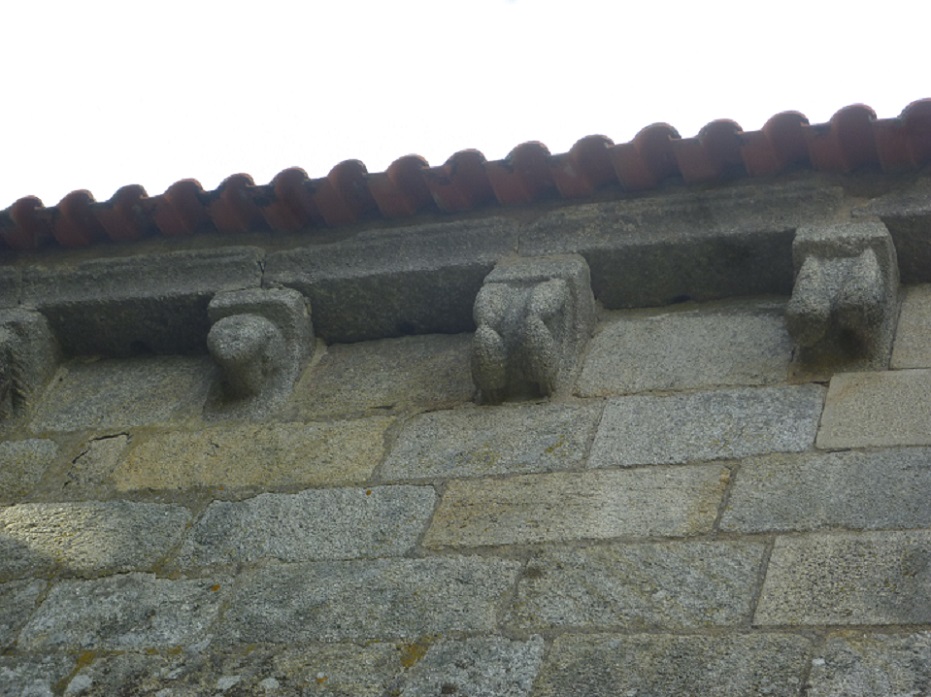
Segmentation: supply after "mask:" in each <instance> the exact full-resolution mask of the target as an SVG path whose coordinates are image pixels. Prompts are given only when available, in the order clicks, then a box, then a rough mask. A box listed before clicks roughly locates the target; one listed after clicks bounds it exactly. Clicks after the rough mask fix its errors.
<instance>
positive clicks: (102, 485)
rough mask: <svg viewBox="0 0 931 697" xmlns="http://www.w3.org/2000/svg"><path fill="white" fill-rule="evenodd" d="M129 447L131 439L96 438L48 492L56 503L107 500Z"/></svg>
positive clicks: (50, 486) (123, 437)
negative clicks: (116, 473)
mask: <svg viewBox="0 0 931 697" xmlns="http://www.w3.org/2000/svg"><path fill="white" fill-rule="evenodd" d="M128 445H129V436H127V435H125V434H123V433H120V434H117V435H114V436H102V437H100V438H93V439H91V440H90V441H88V442H87V444H86V445H85V446H84V447H83V448H82V449H81V451H80V452H79V453H78V454H77V456H76V457H75V458H74V460H73V461H72V462H71V464H70V466H69V467H68V468H67V470H65V471H64V472H63V473H62V474H61V476H60V477H59V478H58V479H57V480H56V481H54V482H52V483H50V485H49V486H48V487H46V489H47V490H48V493H47V494H46V496H47V497H48V498H50V499H51V500H54V501H65V500H68V499H87V498H106V497H107V496H109V495H110V494H111V493H112V490H113V472H114V470H116V467H117V465H118V464H119V462H120V459H121V458H122V457H123V453H125V452H126V448H127V446H128Z"/></svg>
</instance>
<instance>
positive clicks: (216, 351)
mask: <svg viewBox="0 0 931 697" xmlns="http://www.w3.org/2000/svg"><path fill="white" fill-rule="evenodd" d="M207 314H208V316H209V318H210V321H211V323H212V326H211V327H210V333H209V334H208V335H207V348H208V349H209V351H210V355H211V356H213V359H214V360H215V361H216V362H217V364H218V365H219V366H220V368H221V370H222V379H221V383H222V384H221V386H220V390H219V392H220V396H219V398H216V395H215V398H214V399H213V400H211V405H210V406H211V408H212V410H213V411H214V412H221V413H229V412H236V413H237V415H244V416H260V415H262V414H264V413H265V412H266V411H267V410H268V409H270V408H271V407H272V406H274V405H276V404H277V403H278V402H280V401H281V400H282V399H283V398H284V397H286V396H287V395H288V394H289V393H290V391H291V389H292V388H293V386H294V382H295V381H296V380H297V378H298V376H299V374H300V371H301V367H302V366H303V364H304V362H305V361H306V360H307V359H308V358H309V357H310V355H311V353H313V345H314V335H313V326H312V325H311V321H310V309H309V307H308V304H307V301H306V300H305V299H304V296H303V295H301V294H300V293H298V292H297V291H295V290H290V289H272V290H265V289H257V288H256V289H249V290H239V291H228V292H223V293H218V294H217V295H215V296H214V298H213V300H211V301H210V305H209V306H208V308H207Z"/></svg>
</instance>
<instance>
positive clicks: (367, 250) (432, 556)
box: [0, 175, 931, 697]
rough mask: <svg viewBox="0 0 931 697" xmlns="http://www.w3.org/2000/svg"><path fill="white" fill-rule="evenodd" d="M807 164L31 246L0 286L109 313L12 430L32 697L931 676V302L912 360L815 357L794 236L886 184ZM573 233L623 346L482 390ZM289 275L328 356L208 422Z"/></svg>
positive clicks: (64, 321) (899, 351)
mask: <svg viewBox="0 0 931 697" xmlns="http://www.w3.org/2000/svg"><path fill="white" fill-rule="evenodd" d="M789 179H792V181H789V180H786V181H780V182H774V183H766V184H761V183H760V182H752V183H746V182H744V183H742V184H738V185H735V186H733V187H726V188H719V189H708V190H701V191H700V190H697V189H689V190H685V191H683V190H681V189H679V188H677V185H674V186H672V187H671V188H670V190H669V191H663V192H659V193H657V194H655V195H650V196H649V197H646V198H643V199H634V200H612V201H596V202H594V203H586V204H583V205H581V206H578V205H571V206H570V205H560V206H558V207H541V208H540V209H527V210H524V211H513V210H512V211H511V212H506V213H502V215H501V216H497V215H495V216H492V217H489V216H485V217H484V218H483V217H481V216H480V215H477V214H476V215H475V217H474V218H466V219H463V220H459V221H455V222H454V223H453V224H449V223H446V224H436V223H434V222H429V221H426V222H422V221H419V220H414V221H412V222H411V224H410V225H405V226H403V227H383V226H372V225H368V226H364V225H363V226H361V227H359V228H353V229H351V230H342V231H337V232H332V231H323V232H321V231H318V232H317V233H315V235H314V236H303V235H296V236H293V237H290V236H287V235H275V236H264V237H263V236H261V235H258V234H256V235H252V236H249V235H244V236H234V237H231V238H229V241H227V238H220V237H217V238H216V239H213V238H210V239H207V238H203V239H200V238H197V239H194V240H191V241H184V240H178V241H177V243H178V245H179V246H180V247H182V248H183V249H182V250H181V251H184V254H176V255H175V256H172V254H175V252H171V253H169V254H167V255H164V252H165V249H166V248H169V245H168V243H167V242H166V241H165V240H161V239H159V240H149V241H146V242H142V243H140V246H139V247H138V249H139V250H142V251H141V252H139V251H136V250H137V248H136V247H134V246H133V245H112V247H111V246H102V247H100V249H99V250H96V251H95V253H96V254H98V255H99V256H100V257H101V259H102V261H100V262H99V263H93V264H87V263H85V262H87V261H89V260H91V257H92V255H91V254H90V253H89V252H88V251H86V250H85V251H78V252H61V253H60V256H59V255H58V253H57V252H56V254H46V253H42V254H40V255H38V256H36V255H32V254H31V253H23V254H21V255H18V256H17V257H16V258H15V259H12V260H11V261H10V263H9V264H7V265H5V266H3V267H2V269H3V273H6V276H3V278H6V279H7V280H8V281H9V284H8V286H4V285H3V284H2V283H0V291H2V292H4V293H7V292H8V293H9V294H11V295H12V296H14V299H15V302H18V301H19V299H20V298H21V297H27V298H28V300H29V303H30V304H31V305H33V306H35V307H40V308H44V309H43V311H48V312H49V313H52V314H54V321H53V322H52V324H53V327H54V329H55V333H56V336H57V335H58V334H59V333H60V332H61V331H63V328H66V327H69V326H71V325H72V324H76V323H80V322H87V323H86V324H85V325H82V326H83V328H82V331H81V332H80V333H76V334H75V335H74V336H73V337H72V338H71V339H66V340H65V341H63V346H60V347H58V348H60V349H62V356H63V358H62V360H61V362H60V363H58V364H56V365H57V367H55V366H53V368H54V371H55V377H54V378H53V379H52V381H51V382H50V383H48V384H47V385H46V386H45V389H44V390H42V389H37V390H36V391H35V392H32V393H30V394H31V395H33V397H34V399H33V401H31V402H30V403H29V406H28V408H26V409H25V410H23V409H22V408H21V409H20V411H19V412H16V411H15V410H14V411H12V412H11V413H12V414H13V418H12V419H7V420H6V421H5V423H4V424H3V434H4V441H3V443H0V521H3V525H5V526H6V527H4V528H3V531H0V548H2V547H3V545H7V547H6V549H9V550H13V551H12V553H9V554H7V553H0V568H5V569H6V570H5V571H3V572H2V574H0V646H2V649H0V650H2V653H3V655H0V695H4V696H5V695H7V694H11V695H21V694H32V693H35V694H51V695H56V696H58V695H69V696H70V695H89V696H92V695H111V694H121V693H125V694H128V695H135V694H140V695H142V694H148V695H155V694H159V695H160V697H161V695H165V697H167V695H168V694H192V695H193V694H229V695H236V694H269V695H308V694H320V695H345V696H348V695H353V696H356V695H363V696H364V695H372V696H377V697H386V696H388V695H391V696H397V697H400V696H401V695H406V696H408V697H409V696H411V695H423V696H425V695H431V697H432V696H433V695H436V694H448V695H457V694H459V695H464V694H469V695H495V696H496V697H497V696H499V695H503V696H504V697H511V696H512V695H514V696H520V697H542V696H544V695H560V696H563V695H566V696H568V697H572V696H573V695H580V696H583V695H584V697H592V696H593V695H600V694H612V695H613V694H635V693H636V694H650V695H681V694H696V695H715V696H716V697H717V696H718V695H724V696H725V697H726V696H727V695H741V697H742V696H743V695H791V696H792V697H802V696H803V695H808V696H812V695H818V696H819V697H824V696H825V695H832V696H833V697H841V695H879V694H896V693H901V694H909V692H914V693H916V694H918V693H920V692H921V690H923V689H924V688H925V687H926V683H927V680H928V668H927V666H928V665H931V653H929V648H928V638H927V637H928V635H929V631H931V616H929V615H928V612H927V608H928V603H927V599H928V597H929V594H931V586H929V581H928V564H927V553H926V549H927V548H928V546H929V542H931V540H929V539H928V536H929V534H931V533H929V530H931V524H929V513H928V510H929V507H928V505H927V503H926V501H927V498H928V496H927V495H928V491H929V488H931V480H929V479H928V477H929V476H931V475H929V474H928V473H929V463H931V457H928V454H927V453H928V450H927V449H928V446H929V445H931V443H929V442H928V441H927V440H926V438H927V432H928V428H926V426H927V424H925V420H926V419H925V416H926V412H927V411H928V409H927V408H926V407H927V399H926V398H925V394H924V393H925V392H927V390H926V389H925V388H926V387H927V386H926V385H925V383H926V382H927V380H926V379H925V378H926V377H927V376H926V375H925V373H926V372H928V369H929V365H926V364H924V362H925V359H924V358H923V355H924V352H925V351H924V349H923V348H922V347H923V346H925V345H928V341H929V340H931V335H929V334H928V329H927V327H928V323H927V321H926V319H925V315H926V314H927V307H926V305H927V303H928V302H931V299H929V298H928V297H927V287H923V286H904V287H903V288H902V292H903V297H904V302H903V305H902V311H901V315H900V318H899V326H898V329H897V335H896V337H895V342H894V344H893V346H894V349H893V358H892V369H891V370H889V369H886V368H885V366H875V367H872V368H870V369H869V370H858V372H854V373H851V372H846V371H845V372H840V371H834V372H833V375H830V374H829V375H827V376H825V377H824V378H823V379H822V378H818V379H815V378H813V377H811V376H805V375H803V374H799V373H798V372H793V371H792V362H793V361H794V357H793V350H794V348H793V346H792V342H791V341H790V340H789V334H788V332H787V330H786V327H785V321H784V317H783V314H782V312H783V308H784V307H785V306H786V303H787V302H788V300H789V297H790V294H791V293H792V291H793V266H792V254H791V251H792V242H793V239H794V236H795V231H796V229H797V228H798V227H799V226H800V225H802V224H819V225H827V227H830V223H831V222H832V221H843V220H845V219H846V218H847V217H849V215H850V209H851V207H855V206H861V205H862V204H863V202H864V201H865V200H867V199H869V198H870V197H874V196H876V195H878V194H879V193H883V192H884V191H885V190H887V189H888V187H887V184H885V183H882V185H880V184H878V183H877V182H876V181H873V180H867V179H862V180H860V179H857V182H858V184H857V188H856V189H855V190H854V189H850V188H848V189H847V190H846V191H845V189H844V186H846V184H845V183H844V182H843V181H841V180H839V179H837V178H831V177H824V176H821V175H806V176H800V177H797V178H794V179H793V178H792V177H790V178H789ZM893 188H894V187H893ZM880 190H882V191H880ZM888 206H892V207H893V210H892V212H891V213H890V212H889V209H888ZM922 210H924V209H922ZM896 211H897V209H895V202H894V201H893V202H891V203H888V202H887V209H884V210H883V211H881V216H880V217H881V218H882V219H883V221H884V223H885V224H886V225H887V227H888V228H889V230H890V232H891V234H892V238H893V240H895V241H896V244H897V245H899V249H898V251H899V255H900V259H902V260H901V261H900V264H902V265H903V268H907V269H908V274H904V273H903V278H904V279H905V280H906V282H911V283H914V282H916V281H923V282H927V280H929V279H921V278H919V276H921V274H925V273H926V271H923V270H922V267H921V265H920V264H918V265H916V264H915V263H914V259H912V258H911V257H908V250H909V249H911V250H913V251H914V252H915V253H916V254H926V252H925V251H923V249H924V248H923V247H922V245H924V244H925V243H924V242H922V240H923V239H924V238H923V235H924V236H926V233H925V232H921V230H920V229H919V227H920V226H917V223H916V222H915V221H913V220H910V219H909V218H908V215H910V214H907V215H906V214H901V211H899V212H896ZM921 215H922V216H925V214H924V213H922V214H921ZM896 216H898V217H896ZM903 216H904V217H903ZM925 217H926V216H925ZM867 219H869V220H870V221H872V223H875V219H874V218H869V217H868V216H867ZM922 219H924V218H922ZM482 221H484V222H482ZM903 241H904V243H905V246H904V247H903V246H901V244H900V243H903ZM229 242H232V243H233V244H234V245H237V246H235V248H234V249H231V251H229V254H228V255H225V254H226V253H225V252H222V251H221V252H216V251H215V250H214V251H211V247H214V246H220V247H222V246H223V245H227V244H229ZM174 243H175V241H172V244H174ZM241 245H245V246H241ZM228 249H229V248H228ZM46 251H47V250H46ZM539 254H547V255H549V254H579V255H581V256H582V257H583V258H584V259H586V261H587V263H588V265H589V267H590V271H591V278H592V284H593V288H594V290H595V296H596V300H597V302H598V303H599V307H598V309H597V312H596V314H597V323H596V327H595V332H594V335H593V338H592V340H591V341H590V342H589V344H588V346H587V347H586V348H585V349H584V350H583V351H582V354H581V355H580V356H579V358H578V361H577V365H576V367H577V368H578V370H579V373H578V374H576V375H575V378H574V382H572V383H571V384H569V385H568V386H567V387H566V389H563V390H561V391H558V392H557V393H556V394H554V395H553V396H551V397H549V398H547V399H533V400H514V401H507V402H506V403H505V404H503V405H500V406H489V405H487V404H483V403H481V402H482V400H481V398H480V397H478V396H477V395H476V390H475V385H474V384H473V382H472V379H471V376H470V365H469V356H470V352H471V350H472V346H473V331H474V329H475V326H474V318H473V315H472V311H473V302H474V300H475V296H476V294H477V293H478V290H479V288H481V286H482V284H483V281H484V280H485V278H486V276H487V274H488V273H489V272H490V271H491V269H492V268H494V267H495V265H497V264H498V263H499V262H501V261H502V260H504V259H507V260H508V263H512V262H513V263H518V262H520V260H519V257H521V256H527V257H533V256H537V255H539ZM150 255H151V256H153V257H158V259H156V261H155V262H153V266H152V267H151V269H145V268H143V267H144V266H145V263H146V261H145V260H146V257H147V256H150ZM159 255H164V256H159ZM903 257H907V258H904V259H903ZM398 258H400V260H399V261H395V260H397V259H398ZM172 259H174V261H172ZM211 260H213V261H216V267H217V268H216V269H215V270H210V269H209V268H208V267H209V266H210V265H211V264H212V263H213V261H211ZM520 263H523V262H520ZM263 265H264V267H263ZM192 269H193V270H194V271H193V272H192ZM197 269H203V270H204V273H203V274H202V275H201V277H200V278H199V279H187V280H184V279H182V278H181V277H182V276H185V275H190V274H192V273H194V274H195V275H196V274H197V273H198V272H197V271H196V270H197ZM208 271H210V273H208ZM214 271H215V275H213V276H211V273H213V272H214ZM59 273H60V275H61V277H62V279H63V281H62V285H61V287H60V290H61V293H60V295H57V293H59V289H56V287H55V286H54V282H53V281H54V279H55V277H56V274H59ZM108 274H109V275H108ZM158 276H163V278H156V277H158ZM23 279H26V280H28V284H27V285H26V286H24V285H23ZM121 279H122V280H121ZM127 279H132V280H133V281H136V280H138V283H130V282H129V281H128V280H127ZM40 281H41V283H40ZM95 283H96V284H97V285H95ZM172 284H175V285H174V286H173V285H172ZM279 285H283V286H285V287H287V288H291V289H292V290H295V289H296V290H299V291H301V293H303V294H304V295H305V296H308V297H310V298H311V316H312V320H313V322H314V325H315V329H318V328H323V329H324V330H325V331H324V332H322V333H321V332H318V336H319V337H321V338H320V339H319V340H318V341H317V342H316V344H315V346H314V349H315V352H314V358H313V359H312V360H311V361H310V362H309V363H308V364H306V365H304V366H303V369H302V373H301V375H300V377H299V378H298V380H297V382H296V385H295V388H294V390H293V391H292V392H291V394H290V396H287V397H286V398H284V399H283V400H282V401H281V403H279V404H275V405H272V406H270V407H268V408H267V410H266V411H265V412H262V413H259V414H258V415H253V416H252V417H248V418H247V417H246V416H244V415H242V414H240V415H232V414H228V413H221V412H220V411H211V403H210V398H209V397H208V395H210V394H215V391H216V388H217V385H218V382H217V381H218V378H219V370H218V368H217V367H216V366H215V365H214V363H213V362H212V361H210V359H209V357H208V356H207V355H206V348H205V343H204V342H205V337H206V332H207V330H208V329H209V322H207V319H206V315H204V316H203V317H202V316H201V314H198V313H200V312H201V309H203V310H204V313H205V312H206V309H205V308H206V307H207V304H208V303H209V302H210V301H211V300H212V298H213V296H214V295H215V294H216V292H218V291H221V290H222V291H231V290H240V289H244V288H250V289H259V288H263V287H264V288H266V289H268V290H275V289H276V288H277V287H278V286H279ZM4 288H8V290H7V291H3V289H4ZM24 292H25V293H26V295H25V296H24V295H23V293H24ZM263 292H264V291H263ZM736 296H740V297H736ZM10 302H11V299H10V297H3V298H0V303H3V304H9V303H10ZM15 302H14V303H13V304H15ZM650 305H653V307H648V306H650ZM198 308H200V309H198ZM17 311H18V310H17ZM29 311H30V312H34V310H29ZM56 313H57V314H56ZM101 313H103V314H106V313H112V316H110V317H104V316H101V317H98V318H94V317H95V316H96V315H97V314H101ZM172 313H173V314H174V315H175V316H176V318H177V319H178V321H179V322H181V323H182V324H185V323H186V322H187V321H188V320H189V319H190V320H191V322H192V324H190V325H185V328H184V330H183V331H182V332H180V333H179V334H178V335H177V336H174V337H171V336H164V337H161V336H159V331H160V330H163V329H164V328H165V327H171V326H174V325H173V324H172V323H171V322H172V321H174V319H172V318H171V317H169V315H172ZM194 314H197V317H198V318H199V319H197V320H196V322H194V320H192V319H191V318H192V317H193V315H194ZM88 318H94V319H88ZM184 318H188V319H184ZM518 324H519V323H518ZM111 325H113V326H112V327H111ZM85 330H86V331H85ZM437 331H442V332H454V333H451V334H433V333H430V332H437ZM95 332H97V333H99V334H100V336H95ZM412 333H413V335H411V334H412ZM363 339H364V340H363ZM159 342H161V343H159ZM339 342H344V343H339ZM185 347H187V348H185ZM13 348H14V349H15V345H13ZM51 348H54V347H51ZM5 350H9V349H5ZM163 353H170V354H178V353H182V354H184V355H169V356H165V355H161V354H163ZM49 355H51V351H50V353H49ZM14 383H15V381H14ZM828 384H829V385H830V386H829V387H828ZM0 387H2V380H0ZM15 387H16V385H15V384H14V388H15ZM39 387H40V388H41V385H39ZM0 396H2V395H0ZM8 396H9V395H8ZM19 396H21V395H19ZM19 396H18V395H17V394H14V397H17V398H19ZM3 564H6V567H3ZM848 628H849V629H848Z"/></svg>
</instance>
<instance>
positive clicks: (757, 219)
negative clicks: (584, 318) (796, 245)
mask: <svg viewBox="0 0 931 697" xmlns="http://www.w3.org/2000/svg"><path fill="white" fill-rule="evenodd" d="M842 197H843V192H842V190H841V189H840V188H839V187H835V186H826V185H824V182H812V181H808V182H788V183H785V184H781V185H776V184H772V183H767V185H766V186H765V187H760V186H759V185H757V184H755V183H753V182H747V183H745V184H741V185H737V186H731V187H728V188H727V189H713V190H707V191H695V190H692V191H689V192H685V193H681V194H669V193H665V194H663V195H660V196H649V197H643V198H637V199H634V200H625V201H610V202H605V203H590V204H585V205H577V206H571V207H562V208H559V209H557V210H554V211H552V212H550V213H547V214H545V215H543V216H542V217H541V218H540V219H539V221H537V222H536V223H535V224H533V225H532V226H530V227H529V229H527V230H526V231H524V232H522V234H521V240H520V251H521V254H524V255H529V256H537V255H543V254H567V253H577V254H581V255H582V256H583V257H585V259H586V261H588V264H589V266H590V267H591V274H592V289H593V290H594V292H595V298H596V299H598V300H599V301H601V302H602V303H603V304H604V306H605V307H608V308H622V307H652V306H658V305H667V304H669V303H671V302H677V301H679V300H681V299H691V300H712V299H715V298H722V297H729V296H734V295H764V294H768V293H772V294H777V295H789V293H790V292H791V290H792V279H793V273H792V238H793V236H794V232H795V229H796V228H797V227H798V226H799V225H800V224H802V223H808V222H812V221H813V220H819V219H822V218H830V217H831V215H832V213H833V212H834V210H836V208H837V206H838V204H839V203H840V201H841V199H842Z"/></svg>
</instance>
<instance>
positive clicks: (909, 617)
mask: <svg viewBox="0 0 931 697" xmlns="http://www.w3.org/2000/svg"><path fill="white" fill-rule="evenodd" d="M929 550H931V531H928V530H921V531H910V532H861V533H844V534H834V535H830V534H810V535H805V536H803V537H779V538H777V539H776V544H775V547H774V548H773V553H772V557H771V558H770V561H769V567H768V569H767V572H766V579H765V581H764V584H763V592H762V595H761V597H760V602H759V605H758V606H757V610H756V616H755V618H754V622H755V623H756V624H757V625H801V626H804V625H859V624H884V625H885V624H926V623H929V622H931V603H928V598H929V597H931V551H929Z"/></svg>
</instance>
